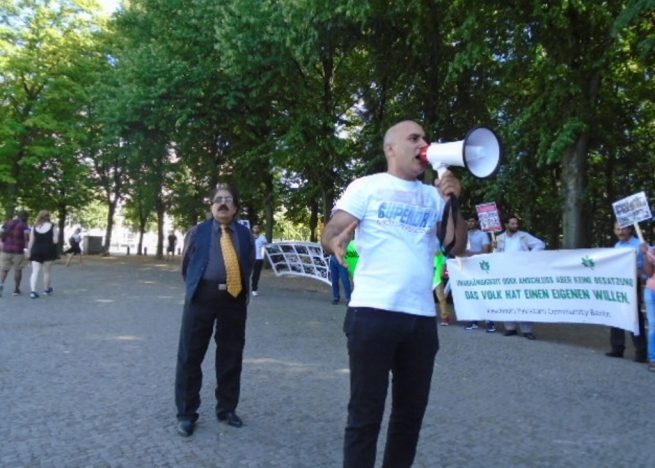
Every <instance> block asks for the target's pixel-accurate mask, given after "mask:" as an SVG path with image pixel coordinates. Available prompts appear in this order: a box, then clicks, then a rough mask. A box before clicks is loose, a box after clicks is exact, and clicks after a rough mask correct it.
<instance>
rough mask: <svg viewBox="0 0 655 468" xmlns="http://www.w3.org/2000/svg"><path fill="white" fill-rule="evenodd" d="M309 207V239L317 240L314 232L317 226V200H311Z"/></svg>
mask: <svg viewBox="0 0 655 468" xmlns="http://www.w3.org/2000/svg"><path fill="white" fill-rule="evenodd" d="M310 209H311V213H310V215H309V241H310V242H317V241H318V236H317V234H316V231H317V229H316V228H317V227H318V202H317V201H316V200H314V201H312V203H311V206H310Z"/></svg>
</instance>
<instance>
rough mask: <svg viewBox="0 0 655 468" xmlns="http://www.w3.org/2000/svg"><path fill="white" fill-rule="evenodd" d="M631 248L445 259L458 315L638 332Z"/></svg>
mask: <svg viewBox="0 0 655 468" xmlns="http://www.w3.org/2000/svg"><path fill="white" fill-rule="evenodd" d="M636 263H637V260H636V252H635V250H634V249H631V248H626V249H574V250H543V251H536V252H504V253H492V254H482V255H475V256H473V257H463V258H456V259H449V260H448V273H449V276H450V284H451V288H452V295H453V300H454V302H455V309H456V311H457V317H458V318H459V319H461V320H493V321H520V322H551V323H552V322H566V323H593V324H602V325H609V326H613V327H617V328H622V329H624V330H629V331H632V332H633V333H636V334H638V333H639V326H638V322H637V288H636V284H637V283H636V281H637V278H636Z"/></svg>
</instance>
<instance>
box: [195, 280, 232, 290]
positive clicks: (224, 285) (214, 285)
mask: <svg viewBox="0 0 655 468" xmlns="http://www.w3.org/2000/svg"><path fill="white" fill-rule="evenodd" d="M200 284H201V285H202V286H203V287H205V288H209V289H218V290H219V291H227V283H219V282H218V281H208V280H201V281H200Z"/></svg>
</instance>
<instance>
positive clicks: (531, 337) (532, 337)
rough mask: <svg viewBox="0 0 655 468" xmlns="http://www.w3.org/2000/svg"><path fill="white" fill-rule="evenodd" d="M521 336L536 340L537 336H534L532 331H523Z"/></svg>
mask: <svg viewBox="0 0 655 468" xmlns="http://www.w3.org/2000/svg"><path fill="white" fill-rule="evenodd" d="M523 336H525V337H526V338H527V339H528V340H536V339H537V337H536V336H534V333H524V334H523Z"/></svg>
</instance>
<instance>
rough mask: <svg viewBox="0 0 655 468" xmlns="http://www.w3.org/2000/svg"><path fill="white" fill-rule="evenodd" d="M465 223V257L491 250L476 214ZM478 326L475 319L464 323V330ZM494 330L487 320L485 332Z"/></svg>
mask: <svg viewBox="0 0 655 468" xmlns="http://www.w3.org/2000/svg"><path fill="white" fill-rule="evenodd" d="M466 225H467V226H468V244H467V246H466V253H465V255H466V256H467V257H470V256H473V255H478V254H485V253H490V252H491V241H490V240H489V234H487V233H486V232H484V231H482V230H480V221H479V219H478V215H477V214H472V215H471V216H469V217H468V218H467V219H466ZM477 328H478V322H477V321H476V320H474V321H472V322H469V323H468V324H466V327H465V329H466V330H475V329H477ZM495 331H496V326H495V324H494V323H493V322H492V321H488V322H487V333H494V332H495Z"/></svg>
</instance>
